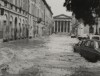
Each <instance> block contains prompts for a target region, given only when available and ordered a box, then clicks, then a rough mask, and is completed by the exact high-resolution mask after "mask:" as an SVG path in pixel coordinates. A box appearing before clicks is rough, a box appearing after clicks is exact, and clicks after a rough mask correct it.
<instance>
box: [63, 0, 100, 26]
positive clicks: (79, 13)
mask: <svg viewBox="0 0 100 76" xmlns="http://www.w3.org/2000/svg"><path fill="white" fill-rule="evenodd" d="M64 6H65V7H66V8H67V10H68V11H72V12H73V13H74V14H75V17H76V19H78V20H79V19H82V20H83V21H84V23H85V24H89V25H92V24H94V23H95V18H94V16H93V13H95V14H96V15H99V16H100V0H65V3H64Z"/></svg>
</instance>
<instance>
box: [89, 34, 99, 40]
mask: <svg viewBox="0 0 100 76" xmlns="http://www.w3.org/2000/svg"><path fill="white" fill-rule="evenodd" d="M89 39H95V40H100V36H99V35H90V36H89Z"/></svg>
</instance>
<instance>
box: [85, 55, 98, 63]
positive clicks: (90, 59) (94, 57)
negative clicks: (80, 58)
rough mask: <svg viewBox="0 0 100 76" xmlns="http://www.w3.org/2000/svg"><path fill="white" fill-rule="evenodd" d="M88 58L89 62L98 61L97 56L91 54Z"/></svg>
mask: <svg viewBox="0 0 100 76" xmlns="http://www.w3.org/2000/svg"><path fill="white" fill-rule="evenodd" d="M87 59H88V61H90V62H97V61H98V56H96V55H95V56H93V57H91V58H90V57H89V58H87Z"/></svg>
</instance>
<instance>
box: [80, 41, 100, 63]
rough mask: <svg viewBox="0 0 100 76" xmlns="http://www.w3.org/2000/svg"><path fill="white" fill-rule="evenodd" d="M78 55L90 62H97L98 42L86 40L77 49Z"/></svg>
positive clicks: (99, 56)
mask: <svg viewBox="0 0 100 76" xmlns="http://www.w3.org/2000/svg"><path fill="white" fill-rule="evenodd" d="M79 51H80V55H81V56H83V57H84V58H86V59H87V60H89V61H91V62H97V61H98V60H99V59H100V41H98V40H86V41H85V42H84V43H83V44H81V45H80V47H79Z"/></svg>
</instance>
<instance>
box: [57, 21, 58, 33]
mask: <svg viewBox="0 0 100 76" xmlns="http://www.w3.org/2000/svg"><path fill="white" fill-rule="evenodd" d="M57 32H58V21H57Z"/></svg>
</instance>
